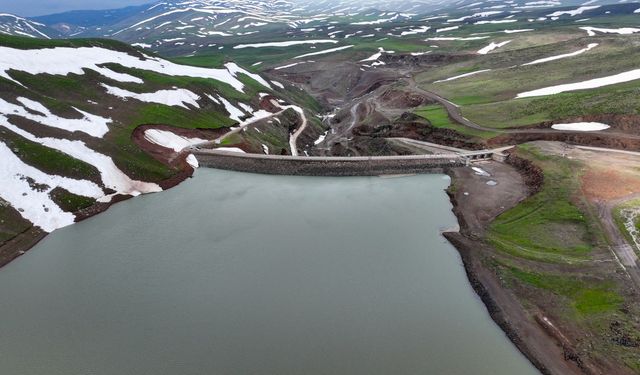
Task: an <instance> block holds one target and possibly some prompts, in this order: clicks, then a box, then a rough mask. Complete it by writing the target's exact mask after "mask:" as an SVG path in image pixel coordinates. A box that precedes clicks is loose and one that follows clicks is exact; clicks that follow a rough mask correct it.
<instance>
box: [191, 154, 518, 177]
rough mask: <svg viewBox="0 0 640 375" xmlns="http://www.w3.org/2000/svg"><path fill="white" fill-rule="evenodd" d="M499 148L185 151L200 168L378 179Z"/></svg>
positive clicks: (438, 169)
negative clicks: (381, 152) (345, 152)
mask: <svg viewBox="0 0 640 375" xmlns="http://www.w3.org/2000/svg"><path fill="white" fill-rule="evenodd" d="M508 148H509V147H502V148H499V149H490V150H478V151H468V150H460V152H453V151H448V152H446V153H435V154H428V155H398V156H353V157H342V156H289V155H262V154H244V153H239V152H231V151H222V150H216V149H202V148H198V147H191V148H187V149H185V150H184V151H186V152H190V153H192V154H193V155H194V156H195V157H196V159H197V160H198V163H199V164H200V166H201V167H209V168H217V169H226V170H233V171H240V172H252V173H263V174H276V175H301V176H379V175H393V174H414V173H444V172H446V171H447V170H449V169H450V168H454V167H462V166H468V165H470V164H472V163H476V162H480V161H486V160H498V161H504V160H505V159H506V157H507V155H506V154H504V151H505V150H506V149H508Z"/></svg>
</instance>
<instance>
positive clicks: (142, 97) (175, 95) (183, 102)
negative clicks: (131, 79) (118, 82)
mask: <svg viewBox="0 0 640 375" xmlns="http://www.w3.org/2000/svg"><path fill="white" fill-rule="evenodd" d="M101 85H102V87H104V88H105V89H106V90H107V94H109V95H114V96H117V97H119V98H122V99H125V100H126V99H129V98H131V99H136V100H139V101H141V102H146V103H157V104H164V105H168V106H174V105H175V106H179V107H183V108H187V109H189V107H187V104H189V105H192V106H194V107H196V108H200V105H198V100H200V97H199V96H198V95H196V94H194V93H193V92H191V91H189V90H186V89H173V90H159V91H156V92H150V93H141V94H139V93H136V92H131V91H127V90H123V89H121V88H118V87H113V86H109V85H107V84H104V83H102V84H101Z"/></svg>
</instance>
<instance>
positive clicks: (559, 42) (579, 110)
mask: <svg viewBox="0 0 640 375" xmlns="http://www.w3.org/2000/svg"><path fill="white" fill-rule="evenodd" d="M554 30H555V29H554ZM571 30H572V31H571ZM571 30H565V29H563V28H560V29H558V30H557V31H558V32H557V33H551V32H549V30H547V31H545V32H544V33H542V34H540V33H538V32H537V31H536V32H535V33H533V32H532V33H522V34H516V35H510V36H509V37H508V38H507V39H509V40H513V41H512V43H510V44H508V45H507V46H506V47H504V48H501V49H499V50H497V51H495V52H493V53H491V54H489V55H484V56H483V55H476V56H472V57H469V58H468V59H466V60H464V59H463V60H462V61H460V62H457V63H452V64H446V65H444V66H442V67H439V68H436V69H430V70H428V71H425V72H424V73H422V74H420V75H419V76H418V78H417V79H418V81H419V82H420V84H421V86H423V87H425V88H427V89H429V90H432V91H435V92H437V93H438V94H440V95H442V96H443V97H446V98H448V99H449V100H451V101H452V102H454V103H456V104H458V105H460V106H461V111H462V113H463V115H464V116H465V117H467V118H468V119H470V120H472V121H474V122H476V123H478V124H480V125H482V126H485V127H491V128H507V127H517V126H526V125H533V124H538V123H541V122H544V121H553V120H561V119H566V118H570V117H577V116H584V115H599V114H611V113H616V114H639V113H640V95H638V94H639V93H640V84H639V83H638V81H631V82H627V83H622V84H617V85H611V86H604V87H601V88H598V89H593V90H583V91H573V92H567V93H563V94H558V95H553V96H546V97H533V98H524V99H515V97H516V96H517V95H518V94H519V93H522V92H525V91H530V90H534V89H538V88H542V87H548V86H554V85H558V84H563V83H569V82H581V81H584V80H588V79H593V78H596V77H603V76H608V75H613V74H615V73H619V72H625V71H630V70H633V69H637V66H635V65H634V61H636V60H637V59H638V58H640V52H639V51H638V50H637V49H635V48H633V47H632V46H633V45H634V43H637V41H638V37H637V36H629V35H624V36H620V35H618V36H615V35H605V36H599V37H597V38H594V37H585V36H584V34H581V33H575V34H572V33H574V32H575V29H571ZM502 39H505V38H504V37H501V39H499V40H502ZM490 40H491V41H499V40H498V39H495V38H491V39H490ZM593 42H597V43H599V45H598V46H597V47H595V48H593V49H592V50H590V51H588V52H585V53H583V54H580V55H577V56H573V57H568V58H564V59H559V60H555V61H550V62H546V63H541V64H536V65H528V66H523V65H522V64H525V63H528V62H531V61H534V60H537V59H541V58H545V57H549V56H556V55H559V54H562V53H568V52H572V51H576V50H578V49H581V48H584V47H586V45H587V44H588V43H593ZM446 43H449V42H446ZM483 43H484V44H487V43H488V40H483ZM486 69H490V71H486V72H482V73H478V74H475V75H471V76H468V77H464V78H459V79H456V80H451V81H446V82H439V83H434V82H435V81H437V80H442V79H446V78H449V77H453V76H456V75H460V74H464V73H469V72H474V71H480V70H486ZM470 93H472V95H470Z"/></svg>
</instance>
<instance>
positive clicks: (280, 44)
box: [233, 39, 338, 49]
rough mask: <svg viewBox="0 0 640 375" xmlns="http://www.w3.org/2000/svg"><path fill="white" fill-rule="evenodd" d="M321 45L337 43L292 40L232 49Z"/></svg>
mask: <svg viewBox="0 0 640 375" xmlns="http://www.w3.org/2000/svg"><path fill="white" fill-rule="evenodd" d="M322 43H331V44H336V43H338V41H337V40H333V39H317V40H292V41H288V42H265V43H253V44H238V45H237V46H235V47H233V49H243V48H262V47H290V46H297V45H301V44H322Z"/></svg>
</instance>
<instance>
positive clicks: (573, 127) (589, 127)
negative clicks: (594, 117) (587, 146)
mask: <svg viewBox="0 0 640 375" xmlns="http://www.w3.org/2000/svg"><path fill="white" fill-rule="evenodd" d="M551 128H552V129H555V130H565V131H566V130H569V131H579V132H593V131H600V130H605V129H609V128H610V126H609V125H607V124H602V123H600V122H574V123H571V124H554V125H551Z"/></svg>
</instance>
